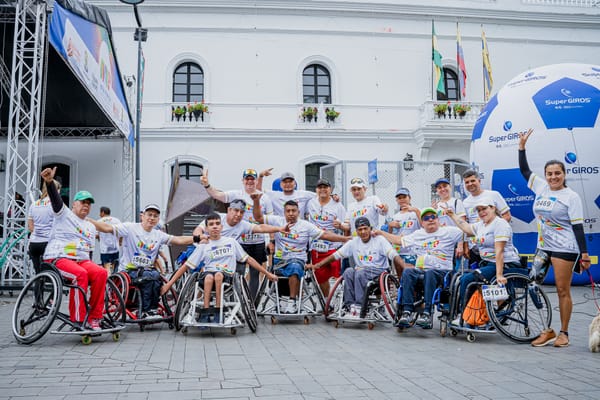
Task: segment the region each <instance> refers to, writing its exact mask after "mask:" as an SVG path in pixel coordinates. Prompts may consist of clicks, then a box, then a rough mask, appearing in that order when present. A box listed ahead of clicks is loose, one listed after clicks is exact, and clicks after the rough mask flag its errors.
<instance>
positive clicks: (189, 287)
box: [173, 272, 199, 330]
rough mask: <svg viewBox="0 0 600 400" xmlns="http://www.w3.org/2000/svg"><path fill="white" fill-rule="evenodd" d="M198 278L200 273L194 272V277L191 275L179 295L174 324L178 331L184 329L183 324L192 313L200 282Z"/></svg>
mask: <svg viewBox="0 0 600 400" xmlns="http://www.w3.org/2000/svg"><path fill="white" fill-rule="evenodd" d="M198 277H199V273H198V272H194V273H193V274H192V275H190V276H189V277H188V278H187V279H186V281H185V283H184V284H183V289H181V292H180V293H179V299H178V301H177V307H175V316H174V317H173V322H174V324H175V329H176V330H180V329H182V328H183V325H182V324H181V322H182V321H183V318H185V316H186V315H187V314H188V312H189V311H190V307H191V305H192V301H194V291H195V289H196V282H197V281H198Z"/></svg>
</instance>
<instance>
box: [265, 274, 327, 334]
mask: <svg viewBox="0 0 600 400" xmlns="http://www.w3.org/2000/svg"><path fill="white" fill-rule="evenodd" d="M269 272H273V268H272V267H269ZM274 273H275V274H277V269H275V272H274ZM277 275H278V278H279V279H278V280H277V282H271V281H269V280H268V279H266V278H264V279H263V281H262V282H261V285H260V287H259V288H258V292H257V294H256V304H257V306H256V312H257V314H258V315H260V316H270V317H271V324H273V325H275V324H277V322H278V321H279V320H298V319H301V320H303V321H304V324H305V325H308V324H310V317H316V316H319V315H322V314H323V311H324V310H325V298H324V297H323V292H321V288H320V287H319V283H318V282H317V278H316V277H315V273H314V271H313V270H305V271H304V276H303V277H302V278H301V279H300V290H299V293H298V299H297V300H296V302H297V305H298V307H297V310H296V312H295V313H286V312H284V310H285V309H287V308H288V307H289V305H290V304H291V303H292V300H291V298H290V287H289V283H288V278H287V277H284V276H280V275H279V274H277Z"/></svg>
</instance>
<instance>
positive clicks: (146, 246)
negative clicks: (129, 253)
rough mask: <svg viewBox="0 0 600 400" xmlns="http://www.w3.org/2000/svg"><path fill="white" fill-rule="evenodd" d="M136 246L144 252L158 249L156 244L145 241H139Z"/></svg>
mask: <svg viewBox="0 0 600 400" xmlns="http://www.w3.org/2000/svg"><path fill="white" fill-rule="evenodd" d="M136 246H137V247H138V249H142V250H146V251H152V250H154V248H155V247H156V243H154V242H153V243H144V242H143V241H141V240H140V241H139V242H137V243H136Z"/></svg>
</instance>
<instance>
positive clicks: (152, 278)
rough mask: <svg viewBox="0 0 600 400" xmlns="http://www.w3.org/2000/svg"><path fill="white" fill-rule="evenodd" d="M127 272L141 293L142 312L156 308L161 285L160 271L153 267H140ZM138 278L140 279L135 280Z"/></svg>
mask: <svg viewBox="0 0 600 400" xmlns="http://www.w3.org/2000/svg"><path fill="white" fill-rule="evenodd" d="M128 273H129V276H130V277H131V279H132V280H133V282H134V283H135V285H136V286H137V287H138V288H139V289H140V292H141V294H142V312H144V311H148V310H152V309H157V308H158V302H159V300H160V288H161V286H162V281H161V279H160V272H158V271H157V270H155V269H142V270H139V271H138V270H133V271H129V272H128ZM138 279H141V281H140V282H136V280H138Z"/></svg>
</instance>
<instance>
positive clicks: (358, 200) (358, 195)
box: [342, 178, 388, 236]
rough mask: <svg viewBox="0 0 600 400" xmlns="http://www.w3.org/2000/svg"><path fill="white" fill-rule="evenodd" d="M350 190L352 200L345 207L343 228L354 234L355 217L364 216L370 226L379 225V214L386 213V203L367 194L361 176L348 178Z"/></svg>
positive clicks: (365, 185)
mask: <svg viewBox="0 0 600 400" xmlns="http://www.w3.org/2000/svg"><path fill="white" fill-rule="evenodd" d="M350 192H351V193H352V197H354V200H355V201H354V202H353V203H350V204H348V207H347V209H346V218H345V220H344V224H343V225H342V227H343V229H344V230H345V231H347V232H350V233H351V235H352V236H356V224H355V222H356V219H357V218H359V217H366V218H368V219H369V222H370V223H371V226H374V227H378V226H379V216H380V215H387V213H388V205H387V204H385V203H383V202H382V201H381V200H379V197H377V196H367V184H366V183H365V181H364V180H363V179H362V178H352V180H350Z"/></svg>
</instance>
